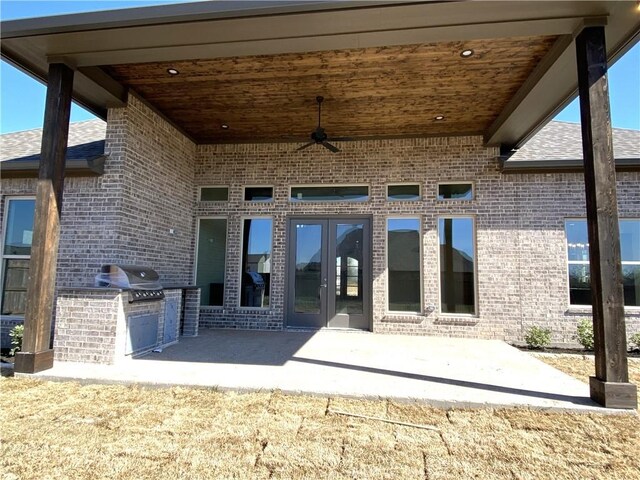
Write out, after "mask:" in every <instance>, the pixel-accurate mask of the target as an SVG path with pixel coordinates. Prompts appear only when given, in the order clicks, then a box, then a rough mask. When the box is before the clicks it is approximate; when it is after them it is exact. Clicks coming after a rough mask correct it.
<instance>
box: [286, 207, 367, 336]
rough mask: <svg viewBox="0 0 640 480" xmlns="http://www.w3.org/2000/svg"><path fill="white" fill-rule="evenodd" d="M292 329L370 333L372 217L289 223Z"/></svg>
mask: <svg viewBox="0 0 640 480" xmlns="http://www.w3.org/2000/svg"><path fill="white" fill-rule="evenodd" d="M288 260H289V263H288V265H289V267H288V276H287V278H288V280H287V288H288V291H287V326H289V327H306V328H323V327H329V328H355V329H362V330H368V329H369V328H370V315H371V313H370V312H371V222H370V220H369V218H361V217H344V218H291V219H289V259H288Z"/></svg>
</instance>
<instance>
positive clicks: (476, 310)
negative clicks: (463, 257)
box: [436, 182, 480, 318]
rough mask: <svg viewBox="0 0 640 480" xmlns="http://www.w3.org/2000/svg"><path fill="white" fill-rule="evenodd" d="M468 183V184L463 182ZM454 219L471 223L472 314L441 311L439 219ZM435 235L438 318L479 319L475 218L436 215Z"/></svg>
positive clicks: (461, 215)
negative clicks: (468, 220) (436, 247)
mask: <svg viewBox="0 0 640 480" xmlns="http://www.w3.org/2000/svg"><path fill="white" fill-rule="evenodd" d="M464 183H468V182H464ZM449 218H452V219H455V218H468V219H471V221H472V222H473V230H472V231H473V233H472V236H473V239H472V242H473V286H474V289H473V302H474V304H473V309H474V313H448V312H443V311H442V278H441V275H442V270H441V269H440V268H441V267H440V219H443V220H446V219H449ZM436 234H437V242H438V258H437V268H438V308H437V311H438V316H439V317H446V318H461V317H462V318H479V317H480V304H479V301H478V299H479V294H478V290H479V284H478V223H477V216H476V215H474V214H463V213H461V214H446V215H438V216H437V217H436Z"/></svg>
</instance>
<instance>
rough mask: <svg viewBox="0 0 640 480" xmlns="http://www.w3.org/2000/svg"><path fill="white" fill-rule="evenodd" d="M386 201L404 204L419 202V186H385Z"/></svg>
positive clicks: (415, 184) (414, 184) (416, 184)
mask: <svg viewBox="0 0 640 480" xmlns="http://www.w3.org/2000/svg"><path fill="white" fill-rule="evenodd" d="M387 200H389V201H405V202H407V201H416V200H420V184H418V183H413V184H397V185H393V184H392V185H387Z"/></svg>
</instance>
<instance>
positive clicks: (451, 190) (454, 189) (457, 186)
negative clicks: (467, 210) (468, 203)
mask: <svg viewBox="0 0 640 480" xmlns="http://www.w3.org/2000/svg"><path fill="white" fill-rule="evenodd" d="M438 200H473V183H471V182H450V183H439V184H438Z"/></svg>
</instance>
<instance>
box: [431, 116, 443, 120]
mask: <svg viewBox="0 0 640 480" xmlns="http://www.w3.org/2000/svg"><path fill="white" fill-rule="evenodd" d="M433 119H434V120H444V115H436V116H435V117H433Z"/></svg>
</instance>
